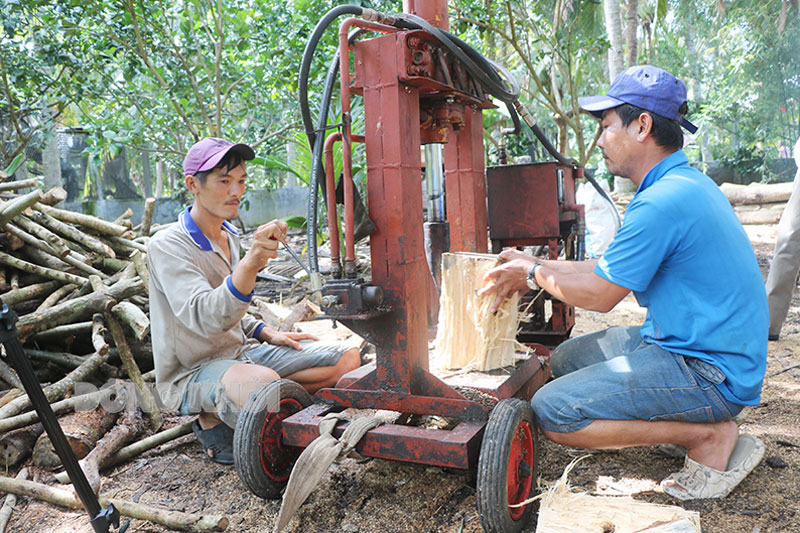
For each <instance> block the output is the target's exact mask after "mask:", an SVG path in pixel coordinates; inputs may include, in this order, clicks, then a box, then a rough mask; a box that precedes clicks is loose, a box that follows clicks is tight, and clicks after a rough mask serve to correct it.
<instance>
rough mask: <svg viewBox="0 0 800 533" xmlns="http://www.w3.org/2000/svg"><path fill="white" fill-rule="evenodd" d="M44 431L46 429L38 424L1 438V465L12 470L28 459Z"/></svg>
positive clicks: (10, 432) (11, 432) (16, 430)
mask: <svg viewBox="0 0 800 533" xmlns="http://www.w3.org/2000/svg"><path fill="white" fill-rule="evenodd" d="M43 431H44V427H43V426H42V425H41V424H39V423H37V424H31V425H30V426H27V427H24V428H19V429H15V430H14V431H9V432H8V433H6V434H5V435H3V436H2V437H0V465H3V466H5V467H6V468H10V467H12V466H14V465H17V464H19V463H21V462H22V461H24V460H25V459H27V458H28V456H29V455H30V454H31V450H33V446H34V444H36V439H38V438H39V436H40V435H41V434H42V432H43Z"/></svg>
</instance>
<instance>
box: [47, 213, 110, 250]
mask: <svg viewBox="0 0 800 533" xmlns="http://www.w3.org/2000/svg"><path fill="white" fill-rule="evenodd" d="M31 219H32V220H33V221H34V222H36V223H38V224H40V225H41V226H44V227H46V228H47V229H49V230H51V231H52V232H54V233H57V234H59V235H61V236H62V237H66V238H67V239H70V240H73V241H75V242H77V243H78V244H80V245H81V246H83V247H85V248H86V249H88V250H91V251H93V252H96V253H98V254H101V255H107V256H108V257H112V258H113V257H116V254H115V253H114V250H113V249H112V248H111V247H110V246H108V245H106V244H104V243H102V242H101V241H100V240H99V239H97V238H95V237H92V236H91V235H89V234H88V233H84V232H82V231H81V230H79V229H78V228H76V227H74V226H70V225H69V224H65V223H63V222H61V221H60V220H58V219H56V218H53V217H51V216H50V215H48V214H47V213H43V212H41V211H34V212H33V213H31Z"/></svg>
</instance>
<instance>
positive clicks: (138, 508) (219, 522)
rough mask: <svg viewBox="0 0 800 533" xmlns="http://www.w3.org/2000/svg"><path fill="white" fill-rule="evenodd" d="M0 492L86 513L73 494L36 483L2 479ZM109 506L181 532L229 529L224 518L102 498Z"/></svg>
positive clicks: (102, 502) (102, 503) (122, 512)
mask: <svg viewBox="0 0 800 533" xmlns="http://www.w3.org/2000/svg"><path fill="white" fill-rule="evenodd" d="M0 491H3V492H11V493H14V494H18V495H23V496H29V497H31V498H36V499H39V500H44V501H46V502H49V503H52V504H55V505H60V506H62V507H69V508H71V509H83V505H82V504H81V502H80V501H79V500H78V498H77V497H75V494H74V493H72V492H71V491H67V490H64V489H57V488H53V487H49V486H47V485H43V484H41V483H34V482H33V481H25V480H21V479H12V478H10V477H5V476H0ZM109 503H110V504H112V505H113V506H114V507H115V508H116V509H117V510H118V511H119V512H120V514H122V515H124V516H129V517H131V518H136V519H139V520H149V521H150V522H153V523H155V524H161V525H163V526H166V527H168V528H171V529H176V530H179V531H224V530H225V528H227V527H228V519H227V518H225V517H224V516H218V515H197V514H190V513H183V512H180V511H170V510H167V509H160V508H158V507H155V506H153V505H152V504H139V503H135V502H131V501H127V500H122V499H119V498H104V497H100V504H101V505H103V506H105V505H107V504H109Z"/></svg>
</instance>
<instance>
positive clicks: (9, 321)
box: [0, 300, 127, 533]
mask: <svg viewBox="0 0 800 533" xmlns="http://www.w3.org/2000/svg"><path fill="white" fill-rule="evenodd" d="M16 323H17V315H16V313H14V310H13V309H11V308H10V307H9V306H7V305H6V304H4V303H2V300H0V343H2V344H3V346H5V349H6V356H7V357H8V361H9V363H10V364H11V366H12V367H14V369H15V370H16V371H17V374H18V375H19V379H20V381H21V382H22V385H23V387H25V392H26V393H27V395H28V398H30V401H31V404H33V408H34V409H36V413H37V414H38V415H39V420H40V421H41V423H42V425H43V426H44V429H45V431H46V432H47V436H48V437H50V442H52V443H53V449H55V451H56V454H58V457H59V458H60V459H61V462H62V464H63V465H64V468H65V469H66V471H67V474H68V475H69V479H70V481H72V485H73V486H74V487H75V492H76V493H77V494H78V497H79V498H80V500H81V503H83V506H84V507H85V508H86V510H87V511H88V512H89V516H91V517H92V518H91V521H90V522H91V524H92V527H93V528H94V530H95V532H96V533H108V531H109V528H110V527H111V526H113V527H114V528H117V527H119V511H117V510H116V509H114V506H113V505H111V504H108V506H107V507H106V508H105V509H101V508H100V502H98V501H97V496H95V494H94V491H93V490H92V487H91V486H90V485H89V482H88V481H87V480H86V476H85V475H84V473H83V470H81V467H80V465H79V464H78V459H77V458H76V457H75V453H74V452H73V451H72V448H71V447H70V446H69V443H68V442H67V439H66V437H65V436H64V432H63V431H61V426H59V425H58V420H56V415H55V414H54V413H53V410H52V409H51V408H50V403H49V402H48V401H47V398H46V397H45V395H44V391H43V390H42V386H41V385H40V384H39V380H38V379H36V374H34V373H33V367H32V366H31V362H30V361H29V360H28V358H27V357H26V356H25V352H23V350H22V344H20V342H19V339H18V338H17V328H16ZM124 528H125V529H127V524H126V526H124ZM123 531H124V529H123ZM120 533H122V531H120Z"/></svg>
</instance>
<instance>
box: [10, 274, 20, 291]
mask: <svg viewBox="0 0 800 533" xmlns="http://www.w3.org/2000/svg"><path fill="white" fill-rule="evenodd" d="M8 284H9V285H10V286H11V290H12V291H15V290H17V289H19V272H17V271H16V270H14V271H12V272H11V277H10V278H9V281H8Z"/></svg>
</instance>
